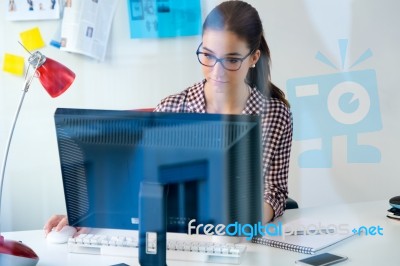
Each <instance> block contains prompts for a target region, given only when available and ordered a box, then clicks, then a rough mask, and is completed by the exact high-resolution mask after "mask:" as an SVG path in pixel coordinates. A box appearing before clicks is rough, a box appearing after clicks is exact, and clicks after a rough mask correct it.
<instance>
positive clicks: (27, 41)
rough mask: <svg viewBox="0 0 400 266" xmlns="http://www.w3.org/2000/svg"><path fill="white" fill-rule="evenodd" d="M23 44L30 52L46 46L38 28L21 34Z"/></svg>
mask: <svg viewBox="0 0 400 266" xmlns="http://www.w3.org/2000/svg"><path fill="white" fill-rule="evenodd" d="M19 36H20V37H21V41H22V44H23V45H24V46H25V48H26V49H28V50H29V51H33V50H37V49H40V48H42V47H44V46H45V43H44V41H43V38H42V35H41V34H40V30H39V28H38V27H35V28H32V29H30V30H26V31H23V32H21V33H20V34H19Z"/></svg>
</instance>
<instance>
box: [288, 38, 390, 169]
mask: <svg viewBox="0 0 400 266" xmlns="http://www.w3.org/2000/svg"><path fill="white" fill-rule="evenodd" d="M347 43H348V40H347V39H342V40H339V49H340V54H341V59H342V66H341V70H340V72H338V73H333V74H328V75H319V76H310V77H301V78H294V79H289V80H288V81H287V84H286V88H287V95H288V98H289V101H290V104H291V106H292V112H293V124H294V132H293V139H294V140H299V141H306V140H314V141H316V142H315V143H318V144H317V145H314V146H313V147H312V149H309V150H306V151H304V152H303V153H302V154H301V155H300V157H299V165H300V167H301V168H330V167H332V138H333V137H335V136H346V137H347V162H348V163H379V162H380V161H381V153H380V150H379V149H378V148H376V147H374V146H371V145H362V144H360V143H359V142H358V134H360V133H367V132H375V131H379V130H381V129H382V121H381V113H380V108H379V97H378V87H377V82H376V73H375V70H372V69H366V70H360V71H345V70H344V62H345V58H346V52H347ZM371 56H372V51H371V50H370V49H368V50H366V51H365V52H364V53H363V54H362V55H361V56H360V57H359V58H358V59H357V60H356V62H354V63H353V64H352V65H351V66H350V68H353V67H354V66H356V65H358V64H360V63H361V62H363V61H365V60H366V59H368V58H369V57H371ZM316 59H317V60H319V61H321V62H323V63H324V64H326V65H329V66H331V67H332V68H334V69H336V70H339V68H338V67H336V66H335V65H334V64H333V63H332V62H331V61H330V60H329V59H328V58H327V57H325V56H324V55H323V54H322V53H320V52H318V53H317V55H316Z"/></svg>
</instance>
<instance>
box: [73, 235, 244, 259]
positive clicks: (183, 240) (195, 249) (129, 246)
mask: <svg viewBox="0 0 400 266" xmlns="http://www.w3.org/2000/svg"><path fill="white" fill-rule="evenodd" d="M121 232H122V233H123V234H121ZM210 239H211V238H210V237H203V238H202V236H188V235H185V234H170V233H168V235H167V260H181V261H182V260H183V261H197V262H212V263H227V264H240V263H241V260H242V257H243V256H244V254H245V252H246V245H245V244H238V243H224V242H222V243H220V241H213V242H210ZM138 244H139V241H138V237H137V231H126V230H108V229H100V230H99V229H97V231H94V232H90V233H88V234H81V235H79V236H77V237H76V238H70V239H69V240H68V252H70V253H83V254H96V255H111V256H124V257H138V256H139V255H138V254H139V248H138Z"/></svg>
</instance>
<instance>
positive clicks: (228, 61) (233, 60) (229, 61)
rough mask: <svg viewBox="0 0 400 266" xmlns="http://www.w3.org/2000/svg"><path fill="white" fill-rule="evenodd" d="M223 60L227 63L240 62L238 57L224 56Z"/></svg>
mask: <svg viewBox="0 0 400 266" xmlns="http://www.w3.org/2000/svg"><path fill="white" fill-rule="evenodd" d="M225 61H226V62H227V63H229V64H237V63H239V62H240V59H238V58H225Z"/></svg>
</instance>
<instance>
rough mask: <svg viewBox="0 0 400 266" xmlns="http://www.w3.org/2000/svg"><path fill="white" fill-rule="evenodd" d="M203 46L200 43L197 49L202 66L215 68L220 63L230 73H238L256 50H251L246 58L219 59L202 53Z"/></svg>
mask: <svg viewBox="0 0 400 266" xmlns="http://www.w3.org/2000/svg"><path fill="white" fill-rule="evenodd" d="M202 45H203V43H200V45H199V47H198V48H197V51H196V55H197V59H198V60H199V62H200V64H202V65H203V66H207V67H213V66H215V65H216V64H217V63H218V62H220V63H221V65H222V67H223V68H225V69H226V70H229V71H236V70H239V69H240V67H241V66H242V63H243V61H244V60H245V59H246V58H247V57H249V55H251V54H252V53H253V51H254V50H251V51H250V52H249V53H248V54H246V55H245V56H244V57H242V58H240V57H223V58H218V57H216V56H215V55H212V54H210V53H204V52H200V47H201V46H202Z"/></svg>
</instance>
